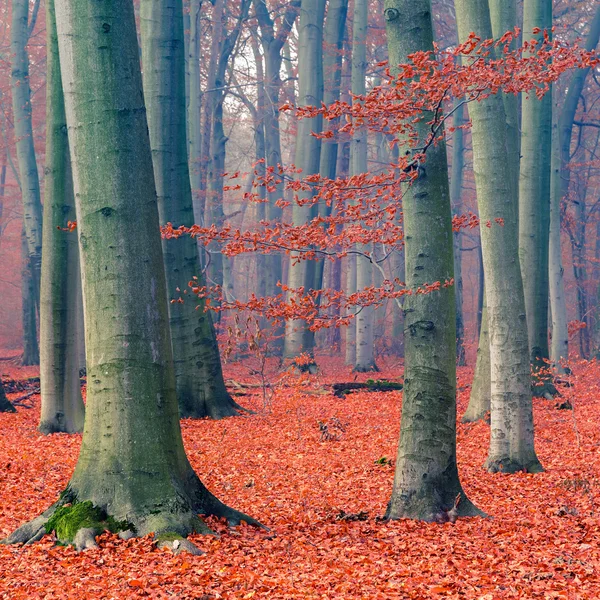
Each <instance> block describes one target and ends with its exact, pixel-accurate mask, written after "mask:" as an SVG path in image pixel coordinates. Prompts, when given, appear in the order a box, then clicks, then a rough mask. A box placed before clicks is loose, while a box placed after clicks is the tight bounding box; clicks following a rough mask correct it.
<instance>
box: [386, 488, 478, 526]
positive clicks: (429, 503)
mask: <svg viewBox="0 0 600 600" xmlns="http://www.w3.org/2000/svg"><path fill="white" fill-rule="evenodd" d="M444 496H445V497H448V494H447V493H446V494H444ZM487 516H488V515H486V514H485V513H484V512H483V511H482V510H479V509H478V508H477V507H476V506H475V505H474V504H473V503H472V502H471V501H470V500H469V499H468V498H467V497H465V496H464V495H463V493H461V492H459V493H457V494H456V496H455V497H454V501H452V500H446V501H444V500H443V499H442V498H441V494H440V493H439V492H438V491H436V490H433V491H432V490H428V491H427V492H425V490H421V491H420V492H417V491H413V492H412V493H407V494H402V496H401V497H400V498H394V497H393V496H392V499H391V500H390V502H389V503H388V506H387V510H386V513H385V515H384V517H383V519H382V520H384V521H396V520H399V519H412V520H415V521H425V522H427V523H454V522H456V521H457V520H458V519H459V518H461V517H487Z"/></svg>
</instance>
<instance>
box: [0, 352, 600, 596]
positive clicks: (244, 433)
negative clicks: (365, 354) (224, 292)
mask: <svg viewBox="0 0 600 600" xmlns="http://www.w3.org/2000/svg"><path fill="white" fill-rule="evenodd" d="M320 362H321V363H322V364H323V365H325V368H326V371H325V372H324V373H321V374H319V375H317V376H311V377H309V378H306V379H304V380H298V379H292V378H291V377H290V378H288V379H286V380H285V381H284V382H282V381H283V380H282V381H280V385H279V386H276V387H275V388H274V393H273V395H272V396H271V394H270V393H268V394H266V395H263V394H262V391H261V390H260V388H253V389H252V390H251V391H252V392H256V393H255V394H254V395H252V396H245V397H241V398H240V401H241V402H242V403H243V404H245V405H246V406H248V407H251V408H253V409H254V410H255V411H256V414H253V415H249V416H244V417H236V418H230V419H226V420H224V421H219V422H210V421H192V420H184V421H183V422H182V428H183V435H184V439H185V445H186V449H187V452H188V456H189V457H190V460H191V462H192V465H193V466H194V468H195V469H196V470H197V472H198V473H199V474H200V476H201V478H202V479H203V481H204V482H205V483H206V484H207V485H208V487H209V488H210V489H211V490H212V491H213V492H215V493H216V494H217V496H219V497H220V498H221V499H222V500H224V501H225V502H227V503H228V504H230V505H232V506H234V507H236V508H239V509H241V510H243V511H244V512H246V513H248V514H250V515H252V516H254V517H257V518H258V519H260V520H261V521H262V522H263V523H264V524H265V525H267V526H268V527H269V528H270V529H271V531H270V532H266V531H263V530H257V529H254V528H251V527H248V526H245V525H242V526H241V527H238V528H235V529H229V528H228V527H227V526H226V525H225V524H224V523H221V522H215V521H210V525H211V526H212V527H213V529H214V530H215V531H216V532H218V534H219V536H218V537H212V536H193V538H192V539H193V541H194V542H195V543H196V544H197V545H198V546H200V547H201V548H202V549H203V550H204V551H205V554H204V555H202V556H199V557H193V556H190V555H189V554H181V555H179V556H174V555H173V554H172V553H170V552H169V551H166V550H158V549H157V548H156V547H155V546H154V544H153V542H152V540H151V539H149V538H143V539H134V540H130V541H127V542H125V541H121V540H119V539H118V538H117V537H116V536H112V535H110V534H104V535H103V536H101V538H100V539H99V543H100V549H98V550H90V551H86V552H84V553H80V554H78V553H76V552H75V551H74V550H73V549H72V548H68V547H59V546H55V545H54V543H53V540H52V539H51V537H50V536H46V537H45V538H44V539H43V540H42V541H41V542H40V543H37V544H34V545H32V546H28V547H15V546H0V597H1V598H7V599H10V600H16V599H20V598H23V599H30V598H44V599H53V598H61V599H70V598H73V599H82V598H107V599H108V598H111V599H122V598H138V597H144V598H171V599H176V598H177V599H184V598H185V599H197V600H199V599H203V600H209V599H213V598H269V599H277V598H315V599H316V598H319V599H333V598H364V599H368V600H375V599H389V598H415V599H422V598H477V599H481V600H496V599H500V598H544V599H554V598H565V599H573V600H575V599H577V600H579V599H596V598H600V577H599V573H598V564H599V560H600V548H599V541H600V525H599V516H600V503H599V502H598V486H599V482H600V479H599V467H600V427H599V425H600V416H599V415H600V396H599V394H598V387H599V381H600V369H599V365H598V364H597V363H596V362H595V361H592V362H590V363H581V364H576V365H575V366H574V369H573V371H574V373H575V375H573V376H572V377H571V380H572V383H573V386H572V387H562V388H561V393H562V394H563V398H561V399H560V400H561V401H562V400H565V399H568V400H569V401H570V402H571V403H572V405H573V406H574V410H573V411H571V410H557V409H556V408H555V404H556V402H551V401H548V400H535V421H536V428H537V451H538V455H539V457H540V459H541V461H542V463H543V464H544V466H545V468H546V472H544V473H542V474H539V475H530V474H527V473H520V474H516V475H513V476H506V475H502V474H496V475H490V474H488V473H486V472H485V471H484V470H483V469H482V467H481V465H482V464H483V462H484V460H485V456H486V447H487V441H488V426H487V425H485V424H484V423H476V424H466V425H463V424H459V425H458V458H459V468H460V473H461V478H462V481H463V484H464V487H465V491H466V493H467V494H468V495H469V497H470V498H471V499H472V500H474V501H475V503H476V504H477V505H478V506H479V507H480V508H481V509H483V510H484V511H485V512H486V513H487V514H489V515H491V516H492V517H493V518H489V519H484V518H470V519H460V520H459V521H458V522H456V523H455V524H450V523H446V524H443V525H440V524H427V523H422V522H413V521H399V522H393V523H386V522H381V521H379V520H378V517H381V516H382V515H383V514H384V512H385V507H386V503H387V501H388V499H389V496H390V493H391V487H392V481H393V475H394V464H393V463H394V462H395V453H396V446H397V438H398V432H399V422H400V404H401V400H402V394H401V392H388V393H352V394H349V395H347V396H346V398H344V399H340V398H336V397H334V396H333V395H332V394H331V393H324V389H329V388H324V385H325V384H326V383H328V382H329V383H331V382H335V381H352V380H353V379H354V375H352V376H351V375H350V374H349V372H348V368H347V367H344V366H342V364H341V361H339V360H336V359H331V358H329V357H327V359H323V360H321V361H320ZM2 369H3V371H4V373H5V374H6V368H5V367H4V366H2ZM12 371H13V372H11V373H10V375H12V376H13V377H17V376H21V377H23V376H26V375H29V374H31V372H30V371H25V372H20V373H17V372H15V369H12ZM244 373H246V379H245V380H244V379H243V377H244ZM398 374H399V368H398V366H397V365H396V366H393V365H392V366H390V367H388V368H387V369H386V370H384V372H382V373H381V374H380V375H378V377H380V378H385V377H387V378H393V377H397V376H398ZM227 376H228V377H232V378H234V379H235V381H236V382H237V383H243V382H244V381H246V382H251V380H252V381H256V379H253V378H252V376H251V375H248V370H247V369H246V370H245V371H244V368H243V366H242V365H229V366H228V373H227ZM471 377H472V370H470V369H461V370H460V373H459V388H460V392H459V415H460V414H462V412H463V411H464V410H465V408H466V404H467V401H468V395H469V386H468V383H469V382H470V381H471ZM367 378H368V376H364V377H363V376H361V380H363V379H367ZM18 396H19V393H15V394H11V395H9V398H13V399H14V398H15V397H18ZM38 416H39V398H38V399H36V401H35V405H34V407H33V408H31V409H26V408H19V411H18V413H17V414H16V415H15V414H0V473H1V477H2V479H1V485H0V535H1V536H5V535H7V534H8V533H10V532H11V531H12V530H13V529H14V528H15V527H17V526H18V525H20V524H21V523H23V522H24V521H26V520H28V519H30V518H33V517H35V516H36V515H37V514H38V513H40V512H41V511H43V510H44V509H46V508H47V507H48V506H49V505H50V504H51V503H52V502H53V501H54V500H55V499H56V498H57V496H58V494H59V493H60V491H61V490H62V489H63V488H64V486H65V484H66V483H67V481H68V479H69V475H70V473H71V471H72V469H73V467H74V465H75V461H76V458H77V452H78V449H79V444H80V441H81V436H79V435H65V434H59V435H53V436H48V437H45V436H42V435H40V434H39V433H38V432H37V431H36V425H37V421H38ZM320 424H325V425H327V426H328V431H329V432H330V433H331V434H332V435H331V436H330V437H328V436H323V435H322V428H321V427H320ZM384 458H385V459H386V460H382V459H384ZM390 461H391V464H390ZM341 517H345V518H341ZM353 518H354V519H359V518H360V519H365V520H353Z"/></svg>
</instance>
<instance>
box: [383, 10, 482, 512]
mask: <svg viewBox="0 0 600 600" xmlns="http://www.w3.org/2000/svg"><path fill="white" fill-rule="evenodd" d="M384 6H385V13H384V14H385V19H386V31H387V35H388V49H389V57H390V65H392V66H395V65H398V64H399V63H404V62H406V61H407V60H408V56H409V55H410V54H412V53H414V52H417V51H421V50H424V51H432V50H433V27H432V22H431V4H430V1H429V0H386V2H385V4H384ZM432 119H433V115H432V113H430V112H426V113H424V114H423V115H422V116H421V118H420V119H419V121H418V122H417V123H416V124H415V129H416V133H417V134H418V142H417V143H419V145H423V140H424V139H425V138H426V137H427V136H428V135H429V133H430V131H431V129H430V125H428V122H430V121H431V120H432ZM403 214H404V231H405V253H406V284H407V287H408V288H409V289H411V290H416V289H417V288H418V287H419V286H422V285H423V284H425V283H430V282H432V281H446V280H450V279H452V277H453V275H454V260H453V252H452V218H451V209H450V193H449V188H448V164H447V160H446V147H445V144H444V143H443V142H440V143H438V144H437V145H432V146H431V147H430V149H429V150H428V151H427V158H426V161H425V167H424V168H423V170H422V173H421V174H420V175H419V177H418V178H417V179H416V180H415V181H414V182H413V183H412V185H410V187H408V188H407V190H406V194H405V195H404V198H403ZM455 309H456V301H455V293H454V290H453V289H452V288H451V287H442V288H441V289H440V290H439V291H436V292H433V293H429V294H418V295H417V294H414V295H410V296H407V297H406V300H405V311H404V314H405V331H406V337H405V369H404V392H403V401H402V420H401V428H400V444H399V447H398V455H397V461H396V473H395V476H394V487H393V490H392V497H391V500H390V502H389V504H388V508H387V512H386V517H387V518H389V519H402V518H411V519H423V520H427V521H447V520H452V519H454V518H455V513H456V512H457V515H464V516H467V515H477V514H481V512H480V511H478V509H477V508H476V507H475V506H474V505H473V504H472V503H471V502H470V501H469V499H468V498H467V497H466V496H465V493H464V491H463V489H462V486H461V484H460V481H459V477H458V469H457V466H456V321H455V317H456V315H455ZM457 515H456V516H457Z"/></svg>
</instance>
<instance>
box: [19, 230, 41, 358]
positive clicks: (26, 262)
mask: <svg viewBox="0 0 600 600" xmlns="http://www.w3.org/2000/svg"><path fill="white" fill-rule="evenodd" d="M21 261H22V268H21V317H22V322H23V357H22V359H21V364H22V365H23V366H30V365H39V364H40V350H39V346H38V339H37V319H36V289H35V280H34V278H33V275H32V273H33V267H32V264H31V260H30V255H29V250H28V246H27V236H26V234H25V228H23V232H22V233H21Z"/></svg>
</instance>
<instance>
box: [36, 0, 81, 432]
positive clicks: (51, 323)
mask: <svg viewBox="0 0 600 600" xmlns="http://www.w3.org/2000/svg"><path fill="white" fill-rule="evenodd" d="M46 36H47V42H46V44H47V48H48V51H47V65H48V74H47V79H46V168H45V179H44V182H45V186H46V188H45V194H44V212H45V215H44V228H43V232H44V239H43V243H44V253H43V255H42V285H41V290H40V294H41V295H40V350H41V364H40V389H41V397H42V407H41V414H40V424H39V427H38V429H39V430H40V431H41V432H42V433H45V434H49V433H59V432H65V433H75V432H79V431H82V430H83V420H84V414H85V409H84V406H83V399H82V397H81V382H80V380H79V347H78V346H79V344H78V342H79V335H78V331H77V314H78V312H79V302H80V300H81V296H80V294H79V289H80V284H79V279H80V274H79V249H78V247H77V234H76V233H75V232H73V231H67V230H66V228H67V222H68V221H76V220H77V217H76V216H75V198H74V196H73V178H72V173H71V164H70V159H69V142H68V139H67V118H66V116H65V103H64V97H63V90H62V81H61V76H60V64H59V58H58V37H57V33H56V17H55V11H54V0H46Z"/></svg>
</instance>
